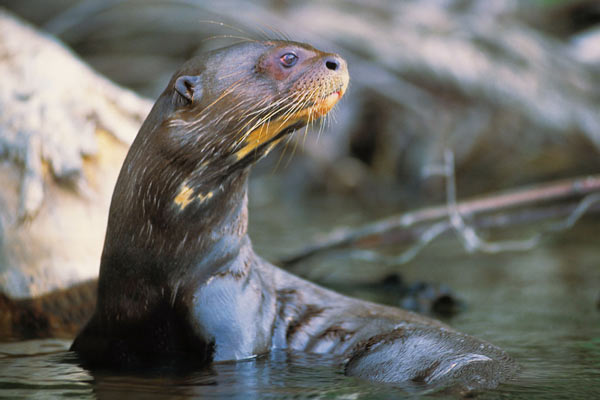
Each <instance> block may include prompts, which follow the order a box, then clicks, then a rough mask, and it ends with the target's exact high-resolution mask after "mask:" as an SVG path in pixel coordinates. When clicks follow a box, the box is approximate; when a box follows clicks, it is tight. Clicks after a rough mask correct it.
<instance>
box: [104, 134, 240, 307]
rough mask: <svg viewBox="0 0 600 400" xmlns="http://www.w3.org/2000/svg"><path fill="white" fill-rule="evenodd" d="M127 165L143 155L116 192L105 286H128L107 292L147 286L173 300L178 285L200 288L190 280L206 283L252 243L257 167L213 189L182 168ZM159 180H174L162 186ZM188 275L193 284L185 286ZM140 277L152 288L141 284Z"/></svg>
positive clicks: (124, 171) (227, 178) (124, 174)
mask: <svg viewBox="0 0 600 400" xmlns="http://www.w3.org/2000/svg"><path fill="white" fill-rule="evenodd" d="M134 145H135V144H134ZM142 154H146V153H142ZM127 161H131V162H135V161H136V157H135V151H134V152H133V156H132V157H131V159H130V160H126V163H125V164H124V167H123V169H122V171H121V175H120V176H119V179H118V182H117V186H116V188H115V193H114V195H113V199H112V203H111V211H110V215H109V223H108V229H107V235H106V241H105V246H104V251H103V255H102V262H101V268H100V281H99V284H100V285H103V283H106V285H107V286H109V285H114V282H115V281H118V282H120V283H122V284H120V285H119V286H120V287H116V286H115V287H114V288H111V289H107V290H106V293H108V292H110V291H114V290H118V291H121V290H127V291H128V292H129V293H132V291H133V292H135V290H136V289H135V288H137V287H141V286H144V287H155V288H159V289H160V290H161V293H165V294H164V295H165V296H166V295H169V296H173V293H172V291H173V290H174V289H173V288H178V287H180V286H181V285H182V284H183V285H186V284H192V282H191V281H190V277H193V279H192V280H193V281H194V282H193V284H195V285H197V284H201V283H202V282H203V281H205V280H207V279H208V278H209V277H210V276H211V275H212V274H214V273H215V272H217V271H218V270H220V269H221V268H224V267H226V266H227V265H228V264H229V263H230V262H231V261H232V260H233V259H234V258H235V257H236V256H237V255H238V254H239V250H240V248H241V247H242V246H244V245H247V244H248V243H249V239H248V236H247V224H248V206H247V181H248V175H249V168H245V169H242V170H238V171H235V172H234V173H230V174H229V175H228V176H225V177H223V179H222V180H220V181H219V182H218V183H217V184H215V182H214V181H211V182H210V184H208V183H206V182H203V181H202V176H194V175H193V174H192V175H189V174H190V171H187V172H186V171H181V169H180V168H178V167H177V166H166V165H162V166H161V165H157V166H155V167H154V168H153V169H151V168H139V167H140V165H137V168H136V165H133V166H132V167H131V168H128V167H127ZM144 165H145V164H144ZM191 172H193V171H191ZM157 181H158V182H168V183H167V184H166V185H162V186H161V185H157V184H156V182H157ZM139 188H142V190H139ZM190 272H191V273H190ZM117 276H118V277H119V279H118V280H117V279H114V278H115V277H117ZM183 276H185V277H186V278H185V279H186V281H189V282H182V279H183ZM140 277H143V279H144V280H149V281H150V282H147V283H148V284H149V285H141V284H140V282H139V279H140ZM100 293H103V291H100ZM169 293H170V294H169ZM140 296H142V298H143V299H144V298H145V297H148V296H147V295H146V294H140ZM106 297H107V298H108V297H109V296H106ZM98 301H99V303H100V302H102V301H103V299H100V298H99V299H98ZM107 301H108V302H110V300H107Z"/></svg>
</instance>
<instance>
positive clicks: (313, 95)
mask: <svg viewBox="0 0 600 400" xmlns="http://www.w3.org/2000/svg"><path fill="white" fill-rule="evenodd" d="M348 80H349V78H348V71H347V67H346V62H345V61H344V60H343V59H342V58H341V57H340V56H338V55H336V54H331V53H324V52H321V51H319V50H317V49H315V48H313V47H311V46H309V45H306V44H301V43H296V42H289V41H265V42H258V41H249V42H245V43H242V44H237V45H233V46H230V47H226V48H223V49H220V50H216V51H213V52H210V53H207V54H205V55H203V56H200V57H197V58H193V59H192V60H190V61H188V62H187V63H185V64H184V65H183V66H182V67H181V69H180V70H179V71H177V72H176V73H175V75H174V76H173V78H172V79H171V81H170V82H169V84H168V86H167V88H166V90H165V91H164V92H163V93H162V94H161V96H160V97H159V99H158V100H157V102H156V104H155V105H154V107H153V109H152V111H151V112H150V115H149V116H148V118H147V119H146V121H145V122H144V123H143V125H142V127H141V129H140V131H139V133H138V135H137V137H136V139H135V141H134V143H133V145H132V146H131V149H130V150H129V153H128V155H127V157H126V159H125V161H124V164H123V167H122V169H121V173H120V175H119V178H118V181H117V184H116V187H115V190H114V194H113V197H112V202H111V206H110V214H109V220H108V228H107V232H106V239H105V244H104V250H103V254H102V259H101V266H100V277H99V282H98V300H97V305H96V310H95V313H94V315H93V317H92V318H91V320H90V321H89V323H88V324H87V325H86V326H85V328H84V329H83V330H82V331H81V333H80V334H79V335H78V336H77V338H76V339H75V342H74V343H73V346H72V349H73V350H74V351H76V352H77V353H78V354H79V356H80V358H81V360H82V361H83V362H84V363H86V364H88V365H90V366H103V367H117V368H119V367H125V368H135V367H141V366H146V365H156V364H163V363H170V362H192V363H196V364H198V365H201V364H205V363H209V362H213V361H225V360H241V359H245V358H249V357H254V356H256V355H260V354H264V353H267V352H269V351H270V350H271V349H275V348H282V349H293V350H300V351H306V352H314V353H330V354H336V355H339V356H340V359H342V360H343V362H344V368H345V372H346V373H347V374H349V375H354V376H358V377H364V378H368V379H372V380H375V381H383V382H407V381H408V382H418V383H426V384H427V383H428V384H440V383H443V384H445V383H455V382H457V383H460V384H462V385H463V386H466V387H469V388H471V387H491V386H495V385H496V384H497V382H498V381H499V380H502V379H504V378H505V377H506V376H508V375H509V374H510V373H511V371H512V369H513V363H512V361H511V360H510V358H509V357H508V356H507V355H506V354H505V353H504V352H503V351H502V350H500V349H499V348H497V347H495V346H493V345H490V344H488V343H486V342H483V341H481V340H479V339H476V338H473V337H470V336H467V335H464V334H461V333H458V332H456V331H454V330H452V329H451V328H449V327H448V326H446V325H444V324H442V323H441V322H438V321H435V320H433V319H429V318H426V317H423V316H420V315H417V314H414V313H411V312H408V311H404V310H401V309H396V308H392V307H386V306H382V305H377V304H373V303H369V302H366V301H361V300H358V299H353V298H349V297H346V296H343V295H340V294H338V293H335V292H333V291H331V290H327V289H325V288H322V287H320V286H317V285H315V284H313V283H310V282H308V281H305V280H303V279H301V278H299V277H297V276H294V275H292V274H290V273H287V272H285V271H283V270H281V269H279V268H277V267H275V266H273V265H271V264H270V263H269V262H267V261H265V260H263V259H262V258H260V257H259V256H257V255H256V254H255V253H254V251H253V249H252V244H251V242H250V239H249V237H248V235H247V233H246V228H247V220H248V210H247V181H248V174H249V170H250V167H251V166H252V164H254V163H255V162H256V161H257V160H258V159H260V158H261V157H263V156H264V155H265V154H267V153H268V152H269V151H270V150H271V149H272V148H273V147H274V146H275V145H276V144H277V143H278V142H279V141H280V140H281V139H282V138H283V137H285V136H286V135H288V134H290V133H291V132H293V131H294V130H295V129H298V128H300V127H302V126H304V125H306V124H307V123H309V122H311V121H313V120H314V119H317V118H319V117H321V116H323V115H324V114H326V113H327V112H328V111H329V110H330V109H331V108H332V107H333V106H334V105H335V104H336V102H337V101H338V100H339V99H340V98H341V97H342V96H343V94H344V92H345V90H346V88H347V86H348Z"/></svg>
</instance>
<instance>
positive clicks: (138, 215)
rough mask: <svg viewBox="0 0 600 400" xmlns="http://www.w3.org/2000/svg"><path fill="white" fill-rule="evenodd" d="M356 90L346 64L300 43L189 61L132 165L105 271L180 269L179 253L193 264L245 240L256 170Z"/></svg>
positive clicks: (120, 190) (145, 130)
mask: <svg viewBox="0 0 600 400" xmlns="http://www.w3.org/2000/svg"><path fill="white" fill-rule="evenodd" d="M347 86H348V71H347V68H346V63H345V61H344V60H343V59H342V58H341V57H339V56H338V55H335V54H331V53H324V52H321V51H319V50H317V49H315V48H313V47H311V46H308V45H305V44H301V43H296V42H287V41H266V42H246V43H243V44H237V45H233V46H230V47H226V48H222V49H219V50H215V51H213V52H209V53H207V54H204V55H202V56H199V57H196V58H193V59H191V60H190V61H188V62H187V63H185V64H184V65H183V66H182V67H181V69H180V70H179V71H177V72H176V73H175V74H174V76H173V77H172V79H171V80H170V82H169V84H168V86H167V88H166V89H165V91H164V92H163V93H162V94H161V96H160V97H159V99H158V100H157V102H156V103H155V105H154V107H153V108H152V111H151V112H150V114H149V116H148V117H147V118H146V120H145V121H144V124H143V125H142V127H141V129H140V132H139V133H138V135H137V137H136V139H135V141H134V143H133V144H132V146H131V149H130V150H129V153H128V155H127V158H126V160H125V162H124V164H123V168H122V169H121V173H120V175H119V179H118V181H117V185H116V187H115V192H114V194H113V199H112V202H111V210H110V215H109V223H108V230H107V235H106V242H105V251H104V256H103V259H104V258H105V259H106V262H104V261H103V263H102V264H103V265H112V267H110V268H111V269H112V270H118V269H121V268H116V267H114V265H116V264H119V265H123V267H122V269H127V268H129V269H131V267H128V266H130V265H133V264H134V263H135V264H136V265H137V264H144V265H151V264H153V263H154V264H156V263H157V262H158V261H151V262H150V261H148V259H151V260H159V259H160V260H163V259H164V264H165V265H167V264H168V265H170V266H172V265H173V262H172V261H170V260H172V259H174V258H175V256H174V254H175V253H177V254H179V253H181V252H188V253H189V254H191V255H190V256H189V257H188V258H187V259H186V260H188V261H189V260H191V259H192V258H193V257H196V256H198V255H201V254H202V251H200V250H198V248H206V247H208V246H212V244H211V243H212V242H214V241H215V240H217V239H218V238H219V237H222V236H223V235H233V236H235V237H241V236H243V235H245V232H246V217H245V215H246V211H245V210H246V200H245V199H246V180H247V179H246V177H247V175H248V170H249V167H250V166H251V165H252V164H253V163H254V162H255V161H256V160H258V159H259V158H260V157H262V156H264V155H265V154H266V153H268V152H269V151H270V150H271V149H272V148H273V147H274V146H275V145H276V143H277V142H278V141H280V140H281V139H282V138H283V136H284V135H286V134H288V133H291V132H293V131H294V130H295V129H298V128H300V127H302V126H304V125H306V124H308V123H309V122H311V121H313V120H315V119H317V118H319V117H321V116H323V115H325V114H326V113H327V112H328V111H329V110H330V109H331V108H332V107H333V106H334V105H335V104H336V103H337V101H338V100H339V99H340V98H341V97H342V95H343V94H344V92H345V91H346V88H347ZM211 232H212V233H211ZM236 240H237V239H236ZM190 241H194V242H193V243H190ZM209 242H210V243H209ZM124 254H131V256H127V257H125V256H124ZM192 256H193V257H192ZM183 259H184V258H183V257H179V260H183ZM115 260H116V261H115ZM161 262H162V261H161Z"/></svg>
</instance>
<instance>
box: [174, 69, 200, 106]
mask: <svg viewBox="0 0 600 400" xmlns="http://www.w3.org/2000/svg"><path fill="white" fill-rule="evenodd" d="M175 90H176V91H177V93H179V94H180V95H182V96H183V97H184V98H185V99H187V100H188V101H189V102H194V101H199V100H200V99H201V98H202V82H201V79H200V76H199V75H196V76H190V75H184V76H180V77H179V78H177V80H176V81H175Z"/></svg>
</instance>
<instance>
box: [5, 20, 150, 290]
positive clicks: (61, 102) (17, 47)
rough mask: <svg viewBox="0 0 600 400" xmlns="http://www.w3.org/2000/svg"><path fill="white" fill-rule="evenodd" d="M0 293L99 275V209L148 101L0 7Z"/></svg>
mask: <svg viewBox="0 0 600 400" xmlns="http://www.w3.org/2000/svg"><path fill="white" fill-rule="evenodd" d="M0 81H1V84H0V187H1V190H0V292H4V293H5V294H7V295H8V296H10V297H13V298H19V297H30V296H37V295H41V294H44V293H47V292H49V291H51V290H53V289H60V288H65V287H68V286H71V285H73V284H75V283H78V282H81V281H83V280H86V279H89V278H92V277H94V276H96V275H97V273H98V266H99V260H100V253H101V250H102V243H103V241H104V232H105V229H106V219H107V214H108V206H109V203H110V196H111V194H112V189H113V186H114V182H115V181H116V177H117V174H118V172H119V169H120V166H121V163H122V160H123V158H124V157H125V154H126V151H127V148H128V146H129V144H130V143H131V141H132V140H133V137H134V136H135V133H136V132H137V129H138V127H139V125H140V124H141V121H142V120H143V119H144V118H145V116H146V114H147V113H148V111H149V109H150V106H151V104H150V102H148V101H147V100H144V99H141V98H139V97H138V96H137V95H135V94H134V93H133V92H131V91H128V90H125V89H123V88H120V87H118V86H116V85H115V84H113V83H111V82H110V81H108V80H107V79H105V78H103V77H101V76H99V75H98V74H96V73H95V72H94V71H93V70H92V69H91V68H89V67H88V66H87V65H86V64H84V63H83V62H82V61H81V60H79V59H78V58H77V57H76V56H75V55H74V54H73V53H72V52H70V51H69V50H68V49H67V48H66V47H65V46H64V45H62V44H61V43H59V42H58V41H57V40H56V39H53V38H52V37H50V36H48V35H45V34H43V33H40V32H38V31H36V30H35V29H33V28H32V27H31V26H28V25H27V24H25V23H23V22H21V21H19V20H17V19H16V18H15V17H14V16H12V15H10V14H9V13H7V12H5V11H3V10H1V9H0Z"/></svg>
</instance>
